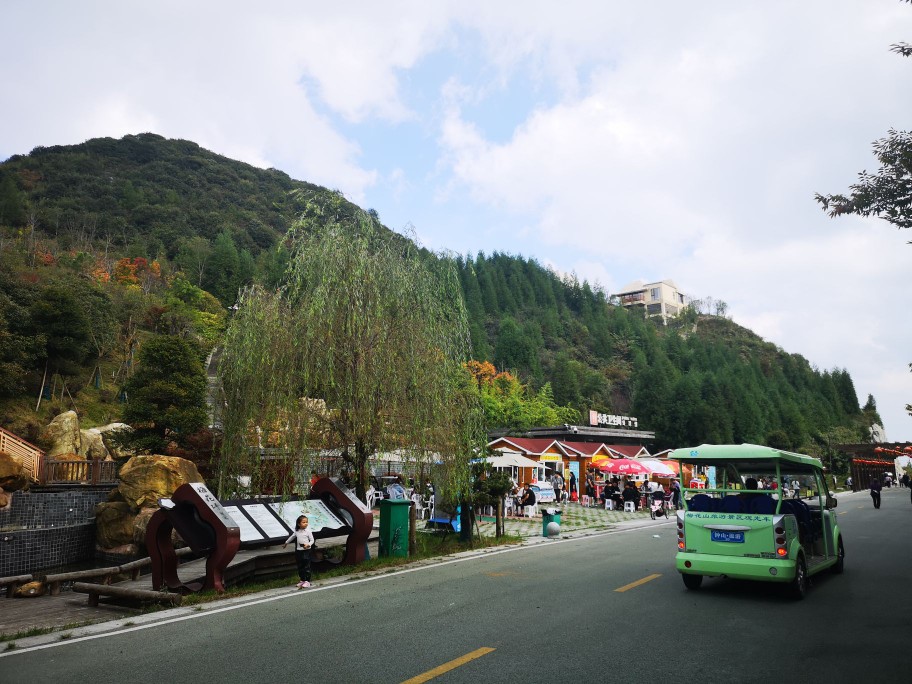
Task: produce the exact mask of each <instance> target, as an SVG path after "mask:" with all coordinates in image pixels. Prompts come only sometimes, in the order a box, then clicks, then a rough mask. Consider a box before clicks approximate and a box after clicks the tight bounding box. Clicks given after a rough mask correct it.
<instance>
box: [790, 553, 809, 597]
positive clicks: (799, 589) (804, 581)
mask: <svg viewBox="0 0 912 684" xmlns="http://www.w3.org/2000/svg"><path fill="white" fill-rule="evenodd" d="M807 590H808V572H807V563H805V562H804V554H803V553H799V554H798V560H796V561H795V579H793V580H792V584H791V585H790V587H789V593H790V594H791V595H792V598H793V599H795V600H796V601H800V600H801V599H803V598H804V596H805V594H807Z"/></svg>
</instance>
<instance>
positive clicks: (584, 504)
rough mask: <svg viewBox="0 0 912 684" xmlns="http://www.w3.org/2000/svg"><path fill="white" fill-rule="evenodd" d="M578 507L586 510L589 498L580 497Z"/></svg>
mask: <svg viewBox="0 0 912 684" xmlns="http://www.w3.org/2000/svg"><path fill="white" fill-rule="evenodd" d="M580 506H585V507H586V508H588V507H589V497H588V496H586V495H585V494H583V495H582V496H581V497H580Z"/></svg>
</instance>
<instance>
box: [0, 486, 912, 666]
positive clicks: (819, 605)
mask: <svg viewBox="0 0 912 684" xmlns="http://www.w3.org/2000/svg"><path fill="white" fill-rule="evenodd" d="M883 499H884V504H883V507H882V508H881V509H880V510H874V508H873V506H872V505H871V500H870V498H869V497H868V496H867V495H865V494H856V495H849V496H843V497H841V499H840V507H839V509H838V510H839V512H840V516H839V522H840V526H841V527H842V529H843V533H844V535H845V544H846V571H845V573H844V574H843V575H841V576H835V575H829V574H825V575H824V576H817V577H816V578H815V580H814V582H813V585H812V588H811V591H810V593H809V594H808V596H807V598H806V599H805V600H804V601H799V602H796V601H792V600H791V599H789V598H787V596H786V595H785V593H784V592H783V591H781V590H780V589H779V587H777V586H776V585H768V584H754V583H746V582H736V581H733V580H727V579H714V580H707V581H705V582H704V584H703V588H702V589H701V590H699V591H697V592H690V591H687V590H685V589H684V586H683V584H682V582H681V579H680V577H679V576H678V575H677V573H676V572H675V571H674V567H673V556H674V528H673V525H672V524H671V523H665V524H661V525H658V526H655V527H643V528H636V529H629V530H625V531H621V532H615V533H606V534H602V535H596V536H590V537H586V538H580V539H571V540H561V541H559V542H545V543H540V544H536V545H531V546H525V547H521V548H516V549H509V550H505V551H498V552H489V553H486V554H484V555H482V556H480V557H471V558H464V559H456V560H454V561H449V562H446V563H442V564H439V565H434V566H427V567H420V568H416V569H411V570H408V571H404V572H397V573H390V574H388V575H381V576H377V577H373V578H368V579H359V580H353V581H351V582H347V583H343V584H339V585H335V586H331V587H326V588H319V589H315V590H310V591H301V592H295V591H293V590H292V589H291V588H289V590H288V591H287V592H273V593H270V594H266V595H263V596H261V597H260V598H258V599H255V600H249V601H245V602H243V603H238V604H234V605H230V606H221V605H217V604H212V606H213V607H211V608H210V607H207V608H204V609H203V610H201V611H199V612H197V613H190V614H187V613H184V614H182V615H181V617H179V618H172V619H171V620H169V621H159V622H156V623H151V626H150V625H136V626H134V627H128V628H127V629H125V630H123V631H121V632H118V633H115V634H107V635H100V636H96V637H80V636H74V637H72V638H70V639H67V640H60V641H56V642H53V643H48V644H45V645H44V646H43V647H38V648H22V649H17V650H14V651H9V652H4V653H2V654H0V681H2V682H4V683H5V684H7V683H8V684H12V683H14V682H30V683H34V682H52V681H53V682H77V681H78V682H93V683H98V684H102V683H105V682H117V683H120V684H125V683H128V682H143V683H144V684H148V682H161V681H168V682H205V683H207V684H214V683H217V682H279V681H283V682H288V681H319V682H347V683H351V682H371V683H374V684H383V683H385V682H404V681H407V680H409V679H410V678H413V677H420V676H422V675H424V676H425V677H427V676H428V673H433V671H434V670H435V668H441V667H442V668H445V669H446V668H449V669H448V671H447V672H445V673H442V674H440V675H439V677H438V678H437V679H434V681H435V682H448V683H450V682H478V681H486V682H561V681H569V682H634V681H643V680H645V681H665V680H670V679H681V680H683V681H691V680H693V681H697V682H701V683H702V682H731V681H738V682H739V683H740V682H755V681H756V682H761V681H762V682H770V681H781V682H799V681H801V682H805V681H814V680H815V679H819V680H821V681H826V682H859V681H876V682H906V681H912V673H910V670H912V666H910V665H909V663H908V662H904V660H906V661H907V655H906V654H907V642H908V640H909V638H910V637H912V628H910V626H909V621H908V617H907V616H908V615H909V614H910V612H912V596H910V594H909V589H908V586H909V584H908V577H909V571H908V570H909V568H910V567H912V544H910V525H912V502H910V492H909V490H906V489H892V490H884V497H883ZM416 681H427V680H426V679H419V680H416Z"/></svg>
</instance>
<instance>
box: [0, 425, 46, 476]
mask: <svg viewBox="0 0 912 684" xmlns="http://www.w3.org/2000/svg"><path fill="white" fill-rule="evenodd" d="M0 451H2V452H4V453H7V454H9V455H10V456H15V457H17V458H21V459H22V466H23V467H24V468H25V472H26V474H27V475H28V478H29V479H30V480H31V481H32V482H38V481H39V480H40V476H41V470H42V461H43V460H44V452H43V451H42V450H41V449H39V448H38V447H36V446H35V445H34V444H29V443H28V442H26V441H25V440H24V439H22V438H21V437H17V436H16V435H14V434H13V433H12V432H9V431H7V430H4V429H3V428H0Z"/></svg>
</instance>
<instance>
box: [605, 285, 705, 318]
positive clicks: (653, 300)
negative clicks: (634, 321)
mask: <svg viewBox="0 0 912 684" xmlns="http://www.w3.org/2000/svg"><path fill="white" fill-rule="evenodd" d="M612 298H613V299H615V300H616V301H617V303H618V304H619V305H620V306H623V307H624V308H626V309H639V310H641V311H642V312H643V315H644V316H646V317H647V318H656V317H660V318H661V319H662V323H667V322H668V319H669V318H674V317H675V316H677V315H678V314H679V313H681V310H682V309H683V308H684V307H685V306H687V304H688V303H689V302H690V299H689V298H688V297H687V295H685V294H684V293H682V292H679V291H678V286H677V285H675V284H674V281H671V280H660V281H659V282H656V283H644V282H643V281H642V280H636V281H634V282H632V283H630V284H629V285H628V286H627V287H625V288H624V289H622V290H621V291H620V292H618V293H617V294H614V295H612Z"/></svg>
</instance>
